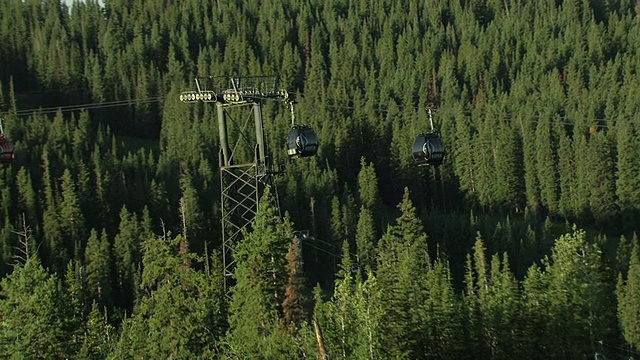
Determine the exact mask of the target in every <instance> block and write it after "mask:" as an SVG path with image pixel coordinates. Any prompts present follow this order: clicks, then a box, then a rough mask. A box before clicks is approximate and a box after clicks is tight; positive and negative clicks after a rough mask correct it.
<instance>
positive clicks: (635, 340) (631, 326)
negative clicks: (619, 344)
mask: <svg viewBox="0 0 640 360" xmlns="http://www.w3.org/2000/svg"><path fill="white" fill-rule="evenodd" d="M639 251H640V250H639V247H638V241H637V239H635V241H634V242H633V248H632V250H631V257H630V259H629V271H628V273H627V277H626V280H625V279H624V278H623V276H622V274H619V276H618V285H617V295H618V321H619V322H620V327H621V328H622V334H623V336H624V339H625V340H626V341H627V343H629V344H630V345H631V346H633V347H634V348H635V349H640V323H639V322H638V318H639V317H640V253H639Z"/></svg>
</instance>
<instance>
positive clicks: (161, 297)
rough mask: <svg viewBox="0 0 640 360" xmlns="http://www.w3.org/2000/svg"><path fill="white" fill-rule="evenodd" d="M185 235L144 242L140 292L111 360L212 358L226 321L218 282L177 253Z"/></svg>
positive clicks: (188, 257) (191, 260) (193, 258)
mask: <svg viewBox="0 0 640 360" xmlns="http://www.w3.org/2000/svg"><path fill="white" fill-rule="evenodd" d="M183 241H184V238H183V237H181V236H178V237H177V238H175V239H171V240H165V239H149V240H147V241H145V242H144V257H143V265H144V270H143V272H142V282H141V284H140V285H141V287H142V289H143V296H142V299H141V300H140V304H139V305H138V306H137V307H136V308H135V310H134V313H133V316H132V317H131V318H129V319H127V320H125V322H124V324H123V329H122V333H121V335H120V339H119V341H118V344H117V348H116V349H115V351H114V353H113V356H114V357H115V358H123V357H126V358H147V357H151V358H156V357H163V356H169V357H173V358H181V359H193V358H204V359H207V358H211V357H215V356H216V354H217V353H218V351H219V348H220V344H219V340H220V338H221V337H222V335H223V334H224V332H225V329H226V324H225V322H224V320H223V318H222V317H221V316H220V312H221V311H222V309H223V306H224V296H223V293H224V291H223V288H222V286H221V285H222V284H220V283H216V282H215V281H212V278H211V277H210V276H208V275H207V274H204V273H203V272H201V271H198V270H196V269H194V268H192V267H190V264H192V263H193V262H194V261H195V260H196V259H195V257H194V255H193V254H191V253H186V252H181V251H180V249H181V242H183Z"/></svg>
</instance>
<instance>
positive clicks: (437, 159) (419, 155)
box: [413, 132, 444, 165]
mask: <svg viewBox="0 0 640 360" xmlns="http://www.w3.org/2000/svg"><path fill="white" fill-rule="evenodd" d="M413 159H414V160H415V161H416V163H417V164H418V165H440V164H442V161H443V160H444V142H443V141H442V139H441V138H440V136H438V134H436V133H434V132H429V133H424V134H420V135H419V136H418V138H417V139H416V141H415V142H414V143H413Z"/></svg>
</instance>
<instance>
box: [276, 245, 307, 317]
mask: <svg viewBox="0 0 640 360" xmlns="http://www.w3.org/2000/svg"><path fill="white" fill-rule="evenodd" d="M287 270H288V272H289V280H288V281H287V288H286V290H285V295H284V296H285V297H284V301H283V302H282V312H283V317H284V321H285V324H287V325H288V326H299V325H300V324H301V323H302V322H303V321H305V320H306V319H307V318H308V315H307V313H308V310H309V305H310V302H309V298H308V296H309V295H308V294H307V287H306V279H305V277H304V267H303V262H302V247H301V240H300V239H299V238H297V237H292V238H291V243H290V244H289V252H288V254H287Z"/></svg>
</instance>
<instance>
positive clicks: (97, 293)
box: [84, 229, 113, 308]
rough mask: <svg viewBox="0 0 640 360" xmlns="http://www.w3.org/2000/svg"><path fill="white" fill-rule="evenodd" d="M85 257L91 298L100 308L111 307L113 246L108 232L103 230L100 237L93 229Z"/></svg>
mask: <svg viewBox="0 0 640 360" xmlns="http://www.w3.org/2000/svg"><path fill="white" fill-rule="evenodd" d="M84 259H85V263H86V281H87V290H88V291H89V293H90V295H91V298H92V299H93V300H94V301H96V302H97V304H98V306H99V307H100V308H104V307H109V305H111V301H112V300H113V291H112V284H111V264H112V261H111V259H112V256H111V246H110V244H109V240H108V239H107V233H106V231H105V230H103V231H102V235H101V236H100V238H98V232H97V231H96V230H95V229H92V230H91V234H90V235H89V240H88V242H87V246H86V248H85V254H84Z"/></svg>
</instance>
